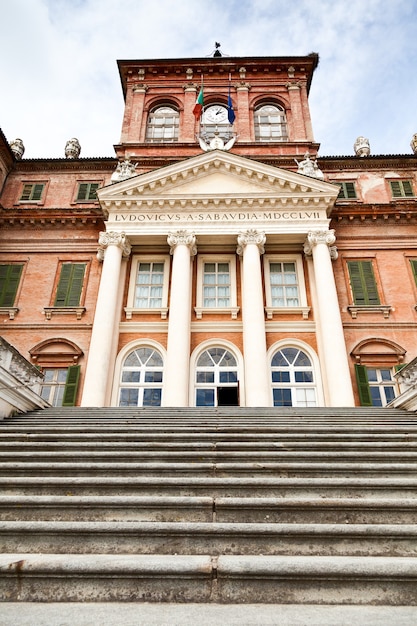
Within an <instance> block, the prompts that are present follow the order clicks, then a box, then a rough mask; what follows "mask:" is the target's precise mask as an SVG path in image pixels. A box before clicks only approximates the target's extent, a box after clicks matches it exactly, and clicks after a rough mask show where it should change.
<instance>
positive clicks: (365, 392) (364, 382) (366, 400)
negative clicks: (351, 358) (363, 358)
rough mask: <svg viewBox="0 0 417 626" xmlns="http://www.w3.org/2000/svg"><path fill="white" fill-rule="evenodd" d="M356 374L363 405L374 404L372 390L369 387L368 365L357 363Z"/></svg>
mask: <svg viewBox="0 0 417 626" xmlns="http://www.w3.org/2000/svg"><path fill="white" fill-rule="evenodd" d="M355 374H356V382H357V384H358V391H359V400H360V403H361V406H372V398H371V391H370V389H369V382H368V374H367V372H366V367H365V366H364V365H356V364H355Z"/></svg>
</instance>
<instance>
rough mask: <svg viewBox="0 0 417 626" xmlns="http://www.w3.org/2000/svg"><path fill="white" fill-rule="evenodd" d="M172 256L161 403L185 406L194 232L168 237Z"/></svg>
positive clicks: (188, 363)
mask: <svg viewBox="0 0 417 626" xmlns="http://www.w3.org/2000/svg"><path fill="white" fill-rule="evenodd" d="M167 241H168V245H169V246H170V253H171V254H172V255H173V259H172V272H171V296H170V303H169V315H168V343H167V358H166V362H165V366H164V390H163V395H162V404H163V406H188V404H189V380H190V343H191V337H190V335H191V285H192V283H191V279H192V272H191V270H192V263H191V260H192V258H193V257H194V256H195V255H196V254H197V247H196V237H195V235H194V233H190V232H188V231H186V230H179V231H177V232H173V233H170V234H169V235H168V238H167Z"/></svg>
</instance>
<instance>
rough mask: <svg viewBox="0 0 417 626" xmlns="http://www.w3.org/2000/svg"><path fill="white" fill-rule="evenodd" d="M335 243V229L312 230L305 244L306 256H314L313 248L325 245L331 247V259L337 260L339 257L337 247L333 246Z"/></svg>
mask: <svg viewBox="0 0 417 626" xmlns="http://www.w3.org/2000/svg"><path fill="white" fill-rule="evenodd" d="M335 241H336V237H335V234H334V230H333V229H331V230H310V232H309V233H307V240H306V242H305V244H304V254H305V255H307V256H310V255H311V254H312V251H313V248H314V247H315V246H317V245H318V244H321V243H323V244H325V245H326V246H328V247H329V249H330V256H331V258H332V259H335V258H337V256H335V246H334V245H333V244H334V243H335ZM336 254H337V252H336Z"/></svg>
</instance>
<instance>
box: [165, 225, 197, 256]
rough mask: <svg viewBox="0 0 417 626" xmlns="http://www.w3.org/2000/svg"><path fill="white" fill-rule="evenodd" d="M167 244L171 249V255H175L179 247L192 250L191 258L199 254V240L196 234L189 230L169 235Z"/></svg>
mask: <svg viewBox="0 0 417 626" xmlns="http://www.w3.org/2000/svg"><path fill="white" fill-rule="evenodd" d="M167 242H168V245H169V247H170V250H169V253H170V254H174V250H175V248H176V247H177V246H179V245H184V246H187V247H188V248H189V249H190V254H191V256H195V255H196V254H197V245H196V244H197V238H196V236H195V234H194V233H191V232H189V231H188V230H177V231H175V232H172V233H168V237H167Z"/></svg>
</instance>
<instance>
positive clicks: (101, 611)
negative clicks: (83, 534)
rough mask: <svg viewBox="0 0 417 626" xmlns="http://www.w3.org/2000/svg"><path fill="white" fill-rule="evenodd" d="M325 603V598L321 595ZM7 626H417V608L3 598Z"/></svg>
mask: <svg viewBox="0 0 417 626" xmlns="http://www.w3.org/2000/svg"><path fill="white" fill-rule="evenodd" d="M317 601H320V598H318V599H317ZM1 609H2V622H1V623H2V626H16V624H19V626H34V624H36V626H52V625H55V624H59V626H73V625H74V624H77V626H92V624H95V625H99V626H114V625H115V624H117V626H195V625H196V624H199V625H200V626H225V625H227V626H277V624H279V625H280V626H301V625H303V626H306V625H309V626H317V625H318V624H319V625H320V626H336V625H337V626H352V624H362V625H366V626H387V625H388V624H389V625H392V626H415V623H416V619H415V618H416V607H415V606H388V605H386V604H385V605H380V606H365V605H357V604H354V605H342V604H338V603H336V604H331V605H330V604H259V603H258V604H230V603H227V604H216V603H192V602H187V603H182V604H172V603H169V602H162V603H158V602H153V603H150V602H51V603H44V602H3V603H2V606H1Z"/></svg>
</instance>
